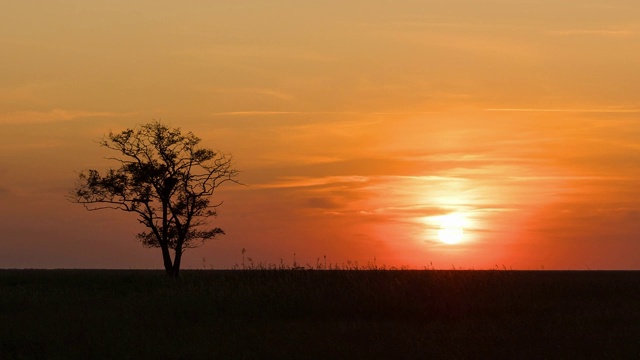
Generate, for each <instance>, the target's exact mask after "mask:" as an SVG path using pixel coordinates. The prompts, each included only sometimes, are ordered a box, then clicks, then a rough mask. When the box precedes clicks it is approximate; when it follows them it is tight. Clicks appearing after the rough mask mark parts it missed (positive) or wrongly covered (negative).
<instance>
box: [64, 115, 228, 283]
mask: <svg viewBox="0 0 640 360" xmlns="http://www.w3.org/2000/svg"><path fill="white" fill-rule="evenodd" d="M200 142H201V140H200V139H199V138H198V137H196V136H195V135H193V134H192V133H191V132H187V133H183V132H182V131H181V130H180V129H179V128H170V127H168V126H167V125H164V124H163V123H161V122H159V121H153V122H151V123H148V124H144V125H138V126H136V127H135V128H133V129H126V130H124V131H122V132H120V133H113V132H110V133H109V134H107V135H106V136H105V137H104V138H103V139H102V140H101V141H100V145H101V146H103V147H106V148H108V149H110V150H113V151H115V152H117V153H119V155H118V156H115V157H111V158H109V159H111V160H114V161H116V162H117V163H119V167H117V168H111V169H108V170H106V171H104V172H102V173H101V172H99V171H98V170H93V169H91V170H86V171H83V172H81V173H80V174H79V177H78V181H77V184H76V186H75V188H74V189H73V190H72V191H71V192H70V194H69V198H70V200H71V201H73V202H76V203H80V204H83V205H84V206H85V207H86V208H87V209H88V210H101V209H118V210H122V211H126V212H131V213H135V214H137V215H138V221H139V222H140V223H141V224H143V225H144V226H145V227H146V230H144V231H142V232H140V233H138V234H137V235H136V237H137V238H138V239H139V240H140V241H141V242H142V244H143V245H144V246H147V247H152V248H160V249H161V250H162V257H163V261H164V267H165V270H166V271H167V273H168V274H169V275H172V276H177V275H178V274H179V271H180V264H181V259H182V254H183V253H184V251H185V250H186V249H188V248H194V247H198V246H200V245H202V244H203V243H204V242H205V241H207V240H210V239H213V238H215V237H216V236H218V235H221V234H224V231H223V230H222V229H220V228H218V227H213V228H206V227H204V226H205V225H206V224H207V219H209V218H211V217H215V216H216V214H217V212H216V210H217V208H218V206H220V205H221V204H222V202H219V203H211V196H212V195H213V194H214V192H215V190H216V189H218V187H219V186H220V185H222V184H223V183H225V182H234V183H238V181H237V180H236V177H237V176H238V171H237V170H236V169H235V168H234V166H233V163H232V157H231V156H230V155H228V154H223V153H220V152H215V151H213V150H211V149H206V148H201V147H200V146H199V144H200ZM171 251H172V252H173V259H172V258H171Z"/></svg>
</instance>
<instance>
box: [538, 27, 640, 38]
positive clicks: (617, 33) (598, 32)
mask: <svg viewBox="0 0 640 360" xmlns="http://www.w3.org/2000/svg"><path fill="white" fill-rule="evenodd" d="M547 34H549V35H555V36H589V35H595V36H610V37H629V36H634V35H635V34H636V33H635V32H634V31H630V30H613V29H569V30H555V31H548V32H547Z"/></svg>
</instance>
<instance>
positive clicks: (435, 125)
mask: <svg viewBox="0 0 640 360" xmlns="http://www.w3.org/2000/svg"><path fill="white" fill-rule="evenodd" d="M638 13H640V3H638V2H637V1H630V0H607V1H603V0H597V1H596V0H582V1H578V0H567V1H543V2H541V1H526V0H519V1H500V0H483V1H480V0H460V1H453V0H446V1H445V0H442V1H408V0H400V1H388V0H372V1H367V2H361V1H333V0H329V1H321V2H308V1H307V2H302V1H297V0H296V1H294V0H288V1H285V0H274V1H258V0H240V1H228V2H226V1H225V2H222V1H220V2H201V1H183V2H175V1H164V0H161V1H157V0H156V1H147V0H144V1H135V2H131V1H97V0H95V1H94V0H83V1H80V0H78V1H71V0H68V1H60V2H55V4H54V2H51V1H35V0H34V1H20V2H10V3H7V4H4V5H3V11H2V12H0V53H1V54H2V56H1V57H0V63H1V64H2V66H0V130H1V131H0V149H1V151H0V175H1V176H0V233H1V234H0V267H20V268H22V267H38V268H39V267H45V268H58V267H63V268H69V267H71V268H75V267H81V268H149V267H151V268H159V267H160V266H161V261H160V260H161V259H160V255H159V251H158V250H157V249H151V250H149V249H144V248H142V246H141V245H140V244H139V243H138V242H136V240H135V239H134V236H133V235H134V233H135V232H137V231H138V230H139V229H138V223H137V221H136V220H135V218H134V217H133V216H131V214H124V213H117V212H91V213H90V212H87V211H85V210H84V209H83V208H82V206H79V205H75V204H71V203H69V202H67V201H66V200H65V198H64V195H65V193H66V192H67V191H68V189H69V188H71V187H72V186H73V184H74V181H75V178H76V176H77V172H78V171H80V170H83V169H87V168H98V169H104V168H106V167H108V166H115V164H113V163H110V162H109V161H107V160H104V157H106V156H108V155H109V153H108V152H106V151H105V150H104V149H101V148H99V146H98V145H97V144H96V140H98V139H99V138H100V137H101V135H102V134H104V133H106V132H108V131H109V130H114V131H119V130H123V129H124V128H126V127H131V126H134V125H135V124H137V123H144V122H148V121H150V120H152V119H162V120H163V121H164V122H166V123H168V124H170V125H172V126H176V127H181V128H183V129H184V130H191V131H193V132H194V133H195V134H196V135H198V136H199V137H201V138H202V139H203V143H204V145H206V146H208V147H211V148H214V149H220V150H222V151H224V152H229V153H232V154H233V155H234V157H235V160H236V163H237V167H238V169H240V170H241V171H242V174H241V177H240V180H241V181H243V182H244V183H246V184H248V186H246V187H242V186H228V187H225V188H222V189H221V190H222V191H220V193H219V194H217V199H219V200H224V201H225V204H224V205H223V206H222V207H221V208H220V215H219V217H218V219H217V220H216V221H217V223H216V224H215V225H217V226H221V227H223V228H224V229H225V230H226V232H227V236H225V237H223V238H221V239H219V240H214V241H212V242H210V243H208V244H207V245H205V246H204V247H202V248H199V249H196V250H190V251H189V252H187V254H186V257H185V266H186V267H187V268H198V267H202V266H203V258H204V260H205V263H204V266H205V267H207V268H208V267H231V266H233V265H234V264H240V263H241V261H242V255H241V249H242V248H245V249H247V253H246V256H249V257H251V258H252V259H253V260H254V261H255V262H266V263H280V259H282V260H283V261H284V262H285V263H288V264H291V262H292V261H293V258H294V254H295V257H296V260H297V261H298V262H301V263H310V264H315V263H316V259H318V258H320V259H322V261H323V262H324V256H325V255H326V256H327V261H328V262H332V263H338V264H346V263H347V262H348V261H352V262H355V261H357V262H358V263H359V264H360V265H366V264H367V262H371V261H373V259H374V258H375V259H376V263H377V264H378V265H381V264H386V265H388V266H402V265H407V266H410V267H416V268H422V267H424V266H427V267H431V266H433V267H435V268H443V269H448V268H451V267H452V266H455V267H456V268H465V269H466V268H475V269H485V268H495V266H496V265H497V266H498V267H500V268H502V267H503V266H505V267H507V268H514V269H541V268H544V269H587V268H589V269H640V105H639V104H640V71H638V69H640V22H639V21H638V16H637V15H638ZM451 213H457V214H461V215H462V216H464V217H465V219H466V220H465V229H464V231H465V233H464V237H463V241H462V242H461V243H459V244H456V245H447V244H444V243H442V242H441V241H440V240H439V239H438V230H439V224H438V221H437V219H438V218H439V217H440V216H443V215H446V214H451Z"/></svg>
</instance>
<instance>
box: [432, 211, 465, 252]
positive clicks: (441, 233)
mask: <svg viewBox="0 0 640 360" xmlns="http://www.w3.org/2000/svg"><path fill="white" fill-rule="evenodd" d="M438 223H439V224H440V230H438V239H440V241H442V242H443V243H445V244H450V245H453V244H457V243H459V242H461V241H462V238H463V236H464V217H463V216H462V215H460V214H455V213H454V214H449V215H446V216H442V217H440V218H439V219H438Z"/></svg>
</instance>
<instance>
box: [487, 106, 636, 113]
mask: <svg viewBox="0 0 640 360" xmlns="http://www.w3.org/2000/svg"><path fill="white" fill-rule="evenodd" d="M484 111H492V112H558V113H563V112H565V113H640V109H636V108H623V107H607V108H592V109H588V108H584V109H567V108H489V109H484Z"/></svg>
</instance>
